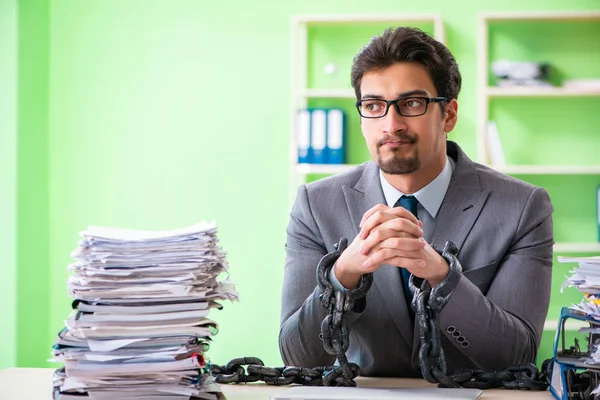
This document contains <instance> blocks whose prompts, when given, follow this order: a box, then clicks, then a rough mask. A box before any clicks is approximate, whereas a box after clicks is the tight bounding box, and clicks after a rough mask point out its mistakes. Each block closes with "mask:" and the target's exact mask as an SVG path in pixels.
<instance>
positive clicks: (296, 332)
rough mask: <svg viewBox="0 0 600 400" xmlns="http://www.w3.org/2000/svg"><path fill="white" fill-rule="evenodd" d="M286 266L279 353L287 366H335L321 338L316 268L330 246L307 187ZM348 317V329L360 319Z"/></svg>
mask: <svg viewBox="0 0 600 400" xmlns="http://www.w3.org/2000/svg"><path fill="white" fill-rule="evenodd" d="M285 248H286V262H285V269H284V273H283V285H282V293H281V320H280V331H279V350H280V352H281V356H282V359H283V362H284V364H286V365H293V366H299V367H306V368H312V367H316V366H326V365H332V364H333V362H334V361H335V358H334V357H333V356H331V355H329V354H328V353H327V352H325V350H324V349H323V343H322V342H321V339H320V338H319V334H320V333H321V323H322V322H323V319H324V318H325V316H326V312H325V310H324V309H323V307H322V306H321V302H320V300H319V295H320V294H321V293H322V292H321V289H320V288H319V287H318V285H317V278H316V268H317V265H318V263H319V261H320V260H321V258H322V257H323V256H324V255H325V254H327V246H326V245H325V243H324V242H323V238H322V236H321V233H320V231H319V228H318V226H317V223H316V222H315V219H314V216H313V212H312V210H311V204H310V201H309V196H308V191H307V188H306V186H304V185H302V186H300V188H299V189H298V194H297V196H296V201H295V203H294V206H293V207H292V212H291V215H290V221H289V224H288V228H287V240H286V246H285ZM358 315H359V314H357V313H353V312H350V313H347V314H346V315H345V316H344V317H345V323H346V325H349V324H351V323H352V322H353V321H354V320H356V319H357V318H358Z"/></svg>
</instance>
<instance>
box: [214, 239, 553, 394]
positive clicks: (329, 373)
mask: <svg viewBox="0 0 600 400" xmlns="http://www.w3.org/2000/svg"><path fill="white" fill-rule="evenodd" d="M347 246H348V240H347V239H346V238H341V239H340V241H339V242H338V243H336V244H335V245H334V248H335V250H334V251H333V252H331V253H328V254H326V255H325V256H324V257H323V258H322V259H321V261H320V262H319V265H318V266H317V282H318V285H319V288H320V289H321V291H322V293H321V295H320V296H319V299H320V301H321V305H322V306H323V307H324V308H325V309H326V310H327V311H328V314H327V316H326V317H325V318H324V319H323V322H322V323H321V334H320V335H319V337H320V339H321V340H322V342H323V348H324V349H325V351H326V352H327V353H328V354H331V355H333V356H335V357H336V359H337V362H338V365H334V366H327V367H316V368H300V367H279V368H268V367H265V366H264V364H263V362H262V361H261V360H260V359H259V358H256V357H244V358H236V359H233V360H231V361H230V362H229V363H228V364H227V365H225V366H220V365H216V364H213V365H211V366H210V373H211V375H212V376H214V377H215V380H216V382H217V383H247V382H257V381H263V382H265V383H266V384H268V385H290V384H300V385H307V386H356V382H355V381H354V379H355V378H356V377H357V376H358V375H359V373H360V368H359V366H358V365H357V364H355V363H350V362H348V358H347V357H346V351H347V350H348V347H349V346H350V340H349V331H348V328H347V327H346V325H345V324H344V314H345V313H347V312H348V311H350V310H355V311H357V312H361V311H362V310H363V309H364V307H365V302H364V298H365V296H366V294H367V292H368V291H369V289H370V287H371V285H372V283H373V274H372V273H369V274H365V275H363V276H362V277H361V280H360V283H359V287H358V288H357V289H354V290H348V291H339V290H334V288H333V285H332V284H331V282H329V273H330V271H331V268H333V265H334V264H335V262H336V261H337V259H338V258H339V256H340V254H341V253H342V252H343V251H344V250H345V249H346V247H347ZM440 254H441V256H442V257H444V259H445V260H446V261H447V262H448V265H449V267H450V272H449V273H448V276H447V277H446V278H445V279H444V280H443V281H442V282H441V283H440V284H438V285H436V287H435V288H433V289H432V288H431V285H429V283H428V282H427V281H422V282H421V284H420V288H419V287H417V286H416V285H415V278H414V276H412V275H411V277H410V280H409V288H410V290H411V292H412V294H413V300H412V303H411V307H412V308H413V310H414V312H415V323H417V324H418V325H419V331H420V349H419V363H420V368H421V374H422V375H423V378H425V379H426V380H427V381H428V382H431V383H437V384H438V387H446V388H458V387H465V388H477V389H491V388H506V389H529V390H546V389H547V388H548V384H549V379H550V376H552V359H550V360H546V361H545V362H544V367H543V368H542V369H543V370H542V371H541V372H538V370H537V367H536V366H535V365H533V364H520V365H517V366H512V367H508V368H506V369H505V370H502V371H494V372H486V371H483V370H478V369H471V370H467V371H459V372H457V373H455V374H453V375H447V366H446V357H445V355H444V349H443V348H442V345H441V334H440V330H439V324H438V319H437V316H438V313H439V312H440V310H441V309H442V307H443V306H444V304H445V303H446V302H447V301H448V299H449V297H450V294H451V293H452V291H453V290H454V288H455V287H456V285H457V284H458V281H459V280H460V277H461V274H462V267H461V265H460V263H459V262H458V260H457V258H456V255H457V254H458V249H457V248H456V246H455V245H454V243H452V242H447V243H446V245H445V247H444V250H443V251H442V252H440ZM244 366H246V368H244Z"/></svg>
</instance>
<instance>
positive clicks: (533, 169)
mask: <svg viewBox="0 0 600 400" xmlns="http://www.w3.org/2000/svg"><path fill="white" fill-rule="evenodd" d="M488 166H489V167H490V168H493V169H495V170H496V171H500V172H503V173H505V174H512V175H600V165H505V166H502V167H501V166H494V165H488Z"/></svg>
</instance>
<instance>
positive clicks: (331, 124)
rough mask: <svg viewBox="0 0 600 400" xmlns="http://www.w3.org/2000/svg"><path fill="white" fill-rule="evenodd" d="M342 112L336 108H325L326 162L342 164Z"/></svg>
mask: <svg viewBox="0 0 600 400" xmlns="http://www.w3.org/2000/svg"><path fill="white" fill-rule="evenodd" d="M344 128H345V124H344V112H343V111H342V110H340V109H337V108H332V109H329V110H327V156H326V160H327V163H328V164H344V162H345V146H344V141H345V140H344V139H345V138H344V136H345V135H344Z"/></svg>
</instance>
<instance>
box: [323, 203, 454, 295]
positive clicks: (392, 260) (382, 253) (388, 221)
mask: <svg viewBox="0 0 600 400" xmlns="http://www.w3.org/2000/svg"><path fill="white" fill-rule="evenodd" d="M422 226H423V224H422V223H421V221H419V220H418V219H417V218H416V217H415V216H414V215H413V214H412V213H411V212H410V211H408V210H407V209H405V208H403V207H388V206H386V205H383V204H378V205H376V206H375V207H373V208H371V209H370V210H368V211H367V212H366V213H365V214H364V215H363V217H362V220H361V222H360V228H361V230H360V232H359V234H358V235H357V236H356V237H355V238H354V240H353V241H352V243H351V244H350V245H349V246H348V247H347V248H346V250H344V252H343V253H342V254H341V255H340V257H339V258H338V260H337V261H336V263H335V266H334V273H335V276H336V278H337V279H338V281H339V282H340V283H341V284H342V285H343V286H344V287H345V288H347V289H355V288H356V287H358V283H359V281H360V277H361V276H362V275H364V274H366V273H369V272H375V271H376V270H377V269H378V268H379V267H380V266H382V265H383V264H389V265H395V266H399V267H403V268H406V269H407V270H408V271H409V272H410V273H411V274H413V275H414V276H415V277H419V278H423V279H426V280H427V281H429V284H430V285H431V286H432V287H434V286H435V285H437V284H438V283H440V282H441V281H442V280H444V278H445V277H446V275H448V272H449V270H450V268H449V266H448V263H447V262H446V260H444V258H443V257H442V256H440V255H439V254H438V253H437V252H436V251H435V250H434V249H433V248H432V247H431V246H430V245H429V244H428V243H427V242H426V241H425V238H424V237H423V229H422Z"/></svg>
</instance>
